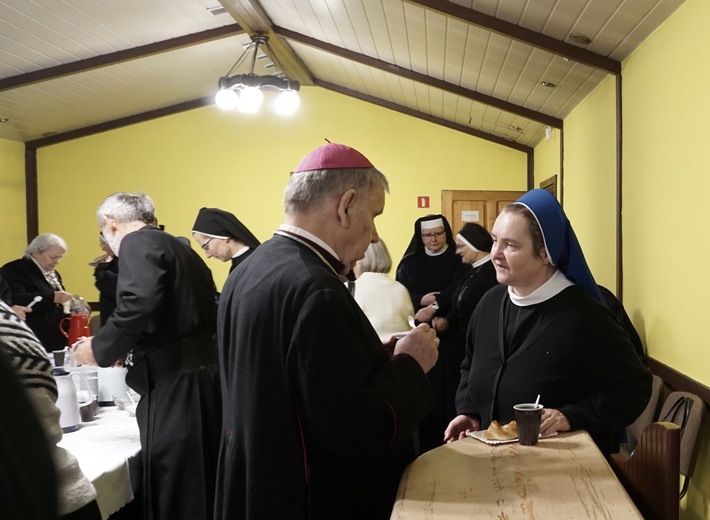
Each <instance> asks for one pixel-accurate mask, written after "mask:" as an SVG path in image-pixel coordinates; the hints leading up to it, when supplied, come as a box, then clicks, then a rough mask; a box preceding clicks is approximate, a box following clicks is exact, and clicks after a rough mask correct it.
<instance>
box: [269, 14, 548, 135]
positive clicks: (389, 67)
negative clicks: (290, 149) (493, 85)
mask: <svg viewBox="0 0 710 520" xmlns="http://www.w3.org/2000/svg"><path fill="white" fill-rule="evenodd" d="M274 31H275V32H276V33H277V34H279V35H281V36H283V37H285V38H288V39H289V40H292V41H294V42H298V43H301V44H303V45H308V46H310V47H313V48H316V49H319V50H322V51H325V52H328V53H330V54H335V55H337V56H341V57H344V58H347V59H349V60H353V61H356V62H358V63H361V64H364V65H367V66H369V67H374V68H377V69H380V70H383V71H387V72H391V73H393V74H397V75H400V76H402V77H406V78H408V79H411V80H414V81H418V82H420V83H424V84H428V85H430V86H434V87H436V88H439V89H441V90H446V91H449V92H452V93H455V94H458V95H462V96H464V97H468V98H471V99H473V100H475V101H478V102H480V103H485V104H488V105H491V106H494V107H497V108H499V109H501V110H506V111H509V112H512V113H514V114H518V115H521V116H524V117H527V118H529V119H533V120H535V121H539V122H541V123H544V124H547V125H550V126H554V127H555V128H562V121H561V120H560V119H558V118H555V117H551V116H548V115H546V114H542V113H540V112H536V111H534V110H530V109H527V108H525V107H520V106H517V105H514V104H513V103H508V102H507V101H504V100H500V99H496V98H492V97H491V96H487V95H484V94H480V93H478V92H474V91H472V90H469V89H466V88H463V87H460V86H459V85H452V84H449V83H446V82H444V81H441V80H438V79H435V78H431V77H429V76H426V75H424V74H420V73H417V72H413V71H411V70H408V69H404V68H402V67H398V66H396V65H393V64H390V63H385V62H382V61H380V60H376V59H373V58H370V57H368V56H364V55H361V54H358V53H354V52H352V51H349V50H347V49H343V48H340V47H336V46H334V45H330V44H327V43H324V42H321V41H319V40H316V39H314V38H309V37H307V36H304V35H302V34H299V33H295V32H293V31H290V30H288V29H284V28H282V27H274ZM311 70H313V69H311ZM315 75H316V76H317V74H315Z"/></svg>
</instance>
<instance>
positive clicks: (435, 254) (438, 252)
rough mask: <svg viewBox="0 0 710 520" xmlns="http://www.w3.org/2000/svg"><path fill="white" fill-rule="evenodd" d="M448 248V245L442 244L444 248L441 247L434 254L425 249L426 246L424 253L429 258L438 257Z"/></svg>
mask: <svg viewBox="0 0 710 520" xmlns="http://www.w3.org/2000/svg"><path fill="white" fill-rule="evenodd" d="M448 248H449V244H444V247H442V248H441V249H440V250H439V251H437V252H436V253H432V252H431V251H429V250H428V249H427V248H426V246H424V252H425V253H426V254H427V255H429V256H439V255H441V254H444V251H446V250H447V249H448Z"/></svg>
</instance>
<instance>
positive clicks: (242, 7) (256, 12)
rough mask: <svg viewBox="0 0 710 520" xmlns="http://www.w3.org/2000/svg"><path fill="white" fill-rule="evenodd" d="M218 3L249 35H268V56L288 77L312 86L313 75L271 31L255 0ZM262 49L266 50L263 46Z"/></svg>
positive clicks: (267, 20) (269, 21) (268, 21)
mask: <svg viewBox="0 0 710 520" xmlns="http://www.w3.org/2000/svg"><path fill="white" fill-rule="evenodd" d="M219 3H220V4H221V5H222V7H224V9H225V10H226V11H227V12H228V13H229V14H230V16H231V17H232V18H234V20H235V21H236V22H237V23H238V24H239V25H240V26H242V27H243V28H244V30H245V31H246V32H247V33H249V35H254V34H262V35H264V36H268V37H269V47H270V49H271V54H272V55H271V56H269V58H271V61H273V62H274V63H276V64H278V65H279V66H280V67H281V68H283V72H284V73H285V74H286V75H287V76H288V77H289V78H291V79H295V80H296V81H298V82H299V83H300V84H301V85H306V86H313V84H314V83H313V77H312V76H311V73H310V71H309V70H308V67H306V65H305V64H304V63H303V62H302V61H301V59H300V58H299V57H298V56H297V55H296V53H295V52H293V49H291V47H289V45H288V43H286V42H285V41H283V40H282V39H281V38H279V37H278V35H277V34H276V33H275V32H274V31H273V24H272V23H271V20H270V19H269V17H268V16H267V14H266V12H265V11H264V9H263V8H262V7H261V5H259V3H258V2H257V1H256V0H219ZM262 50H263V51H264V52H267V49H265V48H263V47H262ZM267 54H268V53H267Z"/></svg>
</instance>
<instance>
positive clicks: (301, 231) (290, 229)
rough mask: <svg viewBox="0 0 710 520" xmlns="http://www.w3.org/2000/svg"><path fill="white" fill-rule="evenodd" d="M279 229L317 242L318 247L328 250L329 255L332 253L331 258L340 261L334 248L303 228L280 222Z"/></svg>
mask: <svg viewBox="0 0 710 520" xmlns="http://www.w3.org/2000/svg"><path fill="white" fill-rule="evenodd" d="M279 231H288V232H289V233H293V234H294V235H297V236H299V237H301V238H305V239H307V240H310V241H311V242H313V243H315V244H318V245H319V246H320V247H322V248H323V249H325V250H326V251H328V252H329V253H330V254H331V255H333V258H335V259H336V260H337V261H338V262H340V257H339V256H338V254H337V253H336V252H335V250H334V249H333V248H332V247H330V246H329V245H328V244H326V243H325V242H323V241H322V240H321V239H320V238H318V237H317V236H315V235H314V234H313V233H309V232H308V231H306V230H305V229H301V228H300V227H296V226H291V225H289V224H281V225H280V226H279Z"/></svg>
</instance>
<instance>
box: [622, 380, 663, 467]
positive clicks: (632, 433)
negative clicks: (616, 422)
mask: <svg viewBox="0 0 710 520" xmlns="http://www.w3.org/2000/svg"><path fill="white" fill-rule="evenodd" d="M662 393H663V379H661V378H660V377H658V376H656V375H654V376H653V382H652V384H651V398H650V399H649V400H648V404H647V405H646V408H645V409H644V411H643V412H642V413H641V415H639V416H638V418H637V419H636V420H635V421H634V422H633V423H632V424H630V425H629V426H628V427H627V428H626V433H627V438H628V440H627V442H626V445H625V446H622V451H621V452H622V453H624V454H626V455H630V454H631V453H632V452H633V451H634V448H636V443H637V442H638V440H639V438H640V437H641V432H643V430H644V429H645V428H646V426H648V425H649V424H651V423H652V422H653V421H655V420H656V417H658V407H659V405H660V403H661V394H662Z"/></svg>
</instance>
